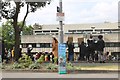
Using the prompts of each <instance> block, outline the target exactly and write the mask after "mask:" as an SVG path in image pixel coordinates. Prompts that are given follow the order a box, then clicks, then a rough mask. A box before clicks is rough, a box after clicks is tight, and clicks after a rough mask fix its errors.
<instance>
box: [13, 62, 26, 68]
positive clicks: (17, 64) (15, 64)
mask: <svg viewBox="0 0 120 80" xmlns="http://www.w3.org/2000/svg"><path fill="white" fill-rule="evenodd" d="M12 69H25V66H24V65H23V64H19V63H14V64H13V66H12Z"/></svg>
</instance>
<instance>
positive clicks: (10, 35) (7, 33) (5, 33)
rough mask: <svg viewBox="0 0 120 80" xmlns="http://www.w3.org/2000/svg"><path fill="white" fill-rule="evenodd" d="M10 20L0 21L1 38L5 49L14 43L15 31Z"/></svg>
mask: <svg viewBox="0 0 120 80" xmlns="http://www.w3.org/2000/svg"><path fill="white" fill-rule="evenodd" d="M11 22H12V21H11V20H8V21H7V22H6V23H2V38H3V40H4V45H5V47H6V48H7V49H11V48H12V47H13V45H14V43H15V35H14V33H15V32H14V28H13V26H12V25H11Z"/></svg>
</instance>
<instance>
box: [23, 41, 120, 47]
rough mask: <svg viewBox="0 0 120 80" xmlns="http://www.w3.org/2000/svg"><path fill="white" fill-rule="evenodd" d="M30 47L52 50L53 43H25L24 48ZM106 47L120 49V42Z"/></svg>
mask: <svg viewBox="0 0 120 80" xmlns="http://www.w3.org/2000/svg"><path fill="white" fill-rule="evenodd" d="M28 45H32V47H33V48H51V47H52V44H51V43H23V44H22V47H23V48H27V47H28ZM74 46H75V47H76V48H77V47H78V43H74ZM105 46H106V47H120V42H106V43H105Z"/></svg>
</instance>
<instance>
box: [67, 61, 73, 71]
mask: <svg viewBox="0 0 120 80" xmlns="http://www.w3.org/2000/svg"><path fill="white" fill-rule="evenodd" d="M66 69H67V70H74V66H73V64H72V63H70V62H69V63H67V64H66Z"/></svg>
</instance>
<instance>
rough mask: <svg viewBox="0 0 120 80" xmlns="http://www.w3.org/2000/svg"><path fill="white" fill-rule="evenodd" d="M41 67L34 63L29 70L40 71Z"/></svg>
mask: <svg viewBox="0 0 120 80" xmlns="http://www.w3.org/2000/svg"><path fill="white" fill-rule="evenodd" d="M40 68H41V65H40V64H39V63H33V64H31V65H30V66H29V69H40Z"/></svg>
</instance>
